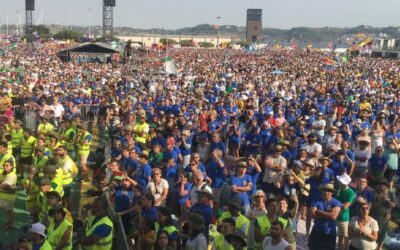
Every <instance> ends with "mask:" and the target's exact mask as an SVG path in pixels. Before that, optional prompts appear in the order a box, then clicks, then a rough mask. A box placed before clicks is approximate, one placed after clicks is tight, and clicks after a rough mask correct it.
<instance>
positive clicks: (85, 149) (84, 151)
mask: <svg viewBox="0 0 400 250" xmlns="http://www.w3.org/2000/svg"><path fill="white" fill-rule="evenodd" d="M89 135H91V134H90V133H89V132H87V131H86V132H85V133H84V134H83V135H82V136H81V137H80V138H79V139H78V143H77V145H76V147H77V149H78V154H79V155H89V153H90V144H92V140H90V141H89V143H88V144H87V145H82V143H84V142H85V138H86V137H87V136H89Z"/></svg>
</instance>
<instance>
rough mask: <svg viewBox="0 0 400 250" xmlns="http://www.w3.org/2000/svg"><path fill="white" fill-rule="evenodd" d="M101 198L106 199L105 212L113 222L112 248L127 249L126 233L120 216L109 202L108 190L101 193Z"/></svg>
mask: <svg viewBox="0 0 400 250" xmlns="http://www.w3.org/2000/svg"><path fill="white" fill-rule="evenodd" d="M103 198H105V199H107V202H108V208H107V213H108V216H109V217H110V219H111V220H112V221H113V222H114V235H115V237H114V238H113V249H118V250H129V246H128V241H127V240H126V234H125V230H124V226H123V224H122V220H121V216H119V215H118V214H117V213H115V211H114V209H113V204H112V203H111V202H110V199H109V198H110V190H107V191H106V192H104V193H103Z"/></svg>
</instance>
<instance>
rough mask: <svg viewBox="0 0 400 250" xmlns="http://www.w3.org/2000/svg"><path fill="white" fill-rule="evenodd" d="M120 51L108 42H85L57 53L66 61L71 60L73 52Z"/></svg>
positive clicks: (102, 52) (109, 52) (106, 52)
mask: <svg viewBox="0 0 400 250" xmlns="http://www.w3.org/2000/svg"><path fill="white" fill-rule="evenodd" d="M118 52H119V51H118V50H116V49H114V48H112V47H111V46H110V45H108V44H106V43H84V44H81V45H79V46H76V47H74V48H72V49H66V50H62V51H59V52H58V53H57V55H58V57H60V59H61V60H62V61H64V62H69V61H70V60H71V56H70V54H71V53H93V54H114V53H118Z"/></svg>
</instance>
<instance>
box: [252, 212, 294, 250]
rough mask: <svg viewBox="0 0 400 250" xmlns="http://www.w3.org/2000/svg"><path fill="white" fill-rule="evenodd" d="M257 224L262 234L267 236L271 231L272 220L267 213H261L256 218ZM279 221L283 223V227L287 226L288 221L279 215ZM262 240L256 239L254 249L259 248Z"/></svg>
mask: <svg viewBox="0 0 400 250" xmlns="http://www.w3.org/2000/svg"><path fill="white" fill-rule="evenodd" d="M256 220H257V224H258V226H259V228H260V231H261V235H263V236H266V235H268V234H269V233H270V232H271V221H269V218H268V216H267V215H266V214H263V215H260V216H258V217H257V218H256ZM278 221H280V222H281V223H282V224H283V228H286V226H287V223H288V221H287V220H286V219H284V218H282V217H278ZM261 243H262V242H260V243H258V242H255V241H254V249H258V247H259V246H260V244H261Z"/></svg>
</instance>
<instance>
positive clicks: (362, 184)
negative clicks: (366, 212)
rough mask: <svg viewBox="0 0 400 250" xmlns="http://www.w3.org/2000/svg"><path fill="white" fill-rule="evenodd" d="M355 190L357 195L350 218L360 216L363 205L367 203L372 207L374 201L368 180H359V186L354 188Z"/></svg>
mask: <svg viewBox="0 0 400 250" xmlns="http://www.w3.org/2000/svg"><path fill="white" fill-rule="evenodd" d="M353 190H354V192H355V193H356V196H355V199H354V202H353V204H351V206H350V218H351V217H353V216H356V215H358V211H359V210H360V207H361V205H362V204H365V203H367V204H368V205H369V206H371V203H372V201H373V199H374V194H373V192H372V190H371V189H370V187H368V181H367V178H364V177H362V178H359V179H358V180H357V186H356V187H355V188H353Z"/></svg>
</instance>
